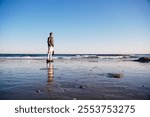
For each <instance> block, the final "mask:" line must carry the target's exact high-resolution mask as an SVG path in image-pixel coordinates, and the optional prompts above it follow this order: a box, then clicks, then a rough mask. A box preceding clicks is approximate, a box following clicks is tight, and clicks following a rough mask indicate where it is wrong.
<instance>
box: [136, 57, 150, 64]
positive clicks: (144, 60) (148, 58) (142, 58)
mask: <svg viewBox="0 0 150 117" xmlns="http://www.w3.org/2000/svg"><path fill="white" fill-rule="evenodd" d="M134 61H138V62H143V63H148V62H150V57H141V58H139V59H137V60H134Z"/></svg>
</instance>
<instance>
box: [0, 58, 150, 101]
mask: <svg viewBox="0 0 150 117" xmlns="http://www.w3.org/2000/svg"><path fill="white" fill-rule="evenodd" d="M0 66H1V67H0V99H1V100H7V99H8V100H10V99H11V100H16V99H19V100H22V99H25V100H28V99H31V100H85V99H86V100H99V99H100V100H147V99H150V72H149V69H150V63H139V62H133V61H124V60H117V61H116V60H111V61H106V60H103V61H99V60H97V59H65V60H64V59H57V60H55V61H54V62H53V63H49V64H47V63H46V60H30V59H29V60H23V59H20V60H19V59H0ZM110 74H121V76H120V77H119V78H117V77H111V76H109V75H110Z"/></svg>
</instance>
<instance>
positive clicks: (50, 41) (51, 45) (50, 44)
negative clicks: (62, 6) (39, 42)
mask: <svg viewBox="0 0 150 117" xmlns="http://www.w3.org/2000/svg"><path fill="white" fill-rule="evenodd" d="M47 44H48V58H47V62H53V58H52V55H53V54H54V40H53V33H52V32H51V33H50V36H49V37H48V39H47Z"/></svg>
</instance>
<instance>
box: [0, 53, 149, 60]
mask: <svg viewBox="0 0 150 117" xmlns="http://www.w3.org/2000/svg"><path fill="white" fill-rule="evenodd" d="M140 57H150V54H55V55H54V56H53V59H58V60H59V59H63V60H66V59H97V60H136V59H138V58H140ZM0 59H8V60H10V59H20V60H22V59H23V60H45V59H47V54H0Z"/></svg>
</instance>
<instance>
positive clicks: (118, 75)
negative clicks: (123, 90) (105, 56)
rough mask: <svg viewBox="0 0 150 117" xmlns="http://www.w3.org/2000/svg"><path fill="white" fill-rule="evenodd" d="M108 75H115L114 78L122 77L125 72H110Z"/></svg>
mask: <svg viewBox="0 0 150 117" xmlns="http://www.w3.org/2000/svg"><path fill="white" fill-rule="evenodd" d="M107 76H108V77H113V78H122V77H123V74H122V73H108V75H107Z"/></svg>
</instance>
